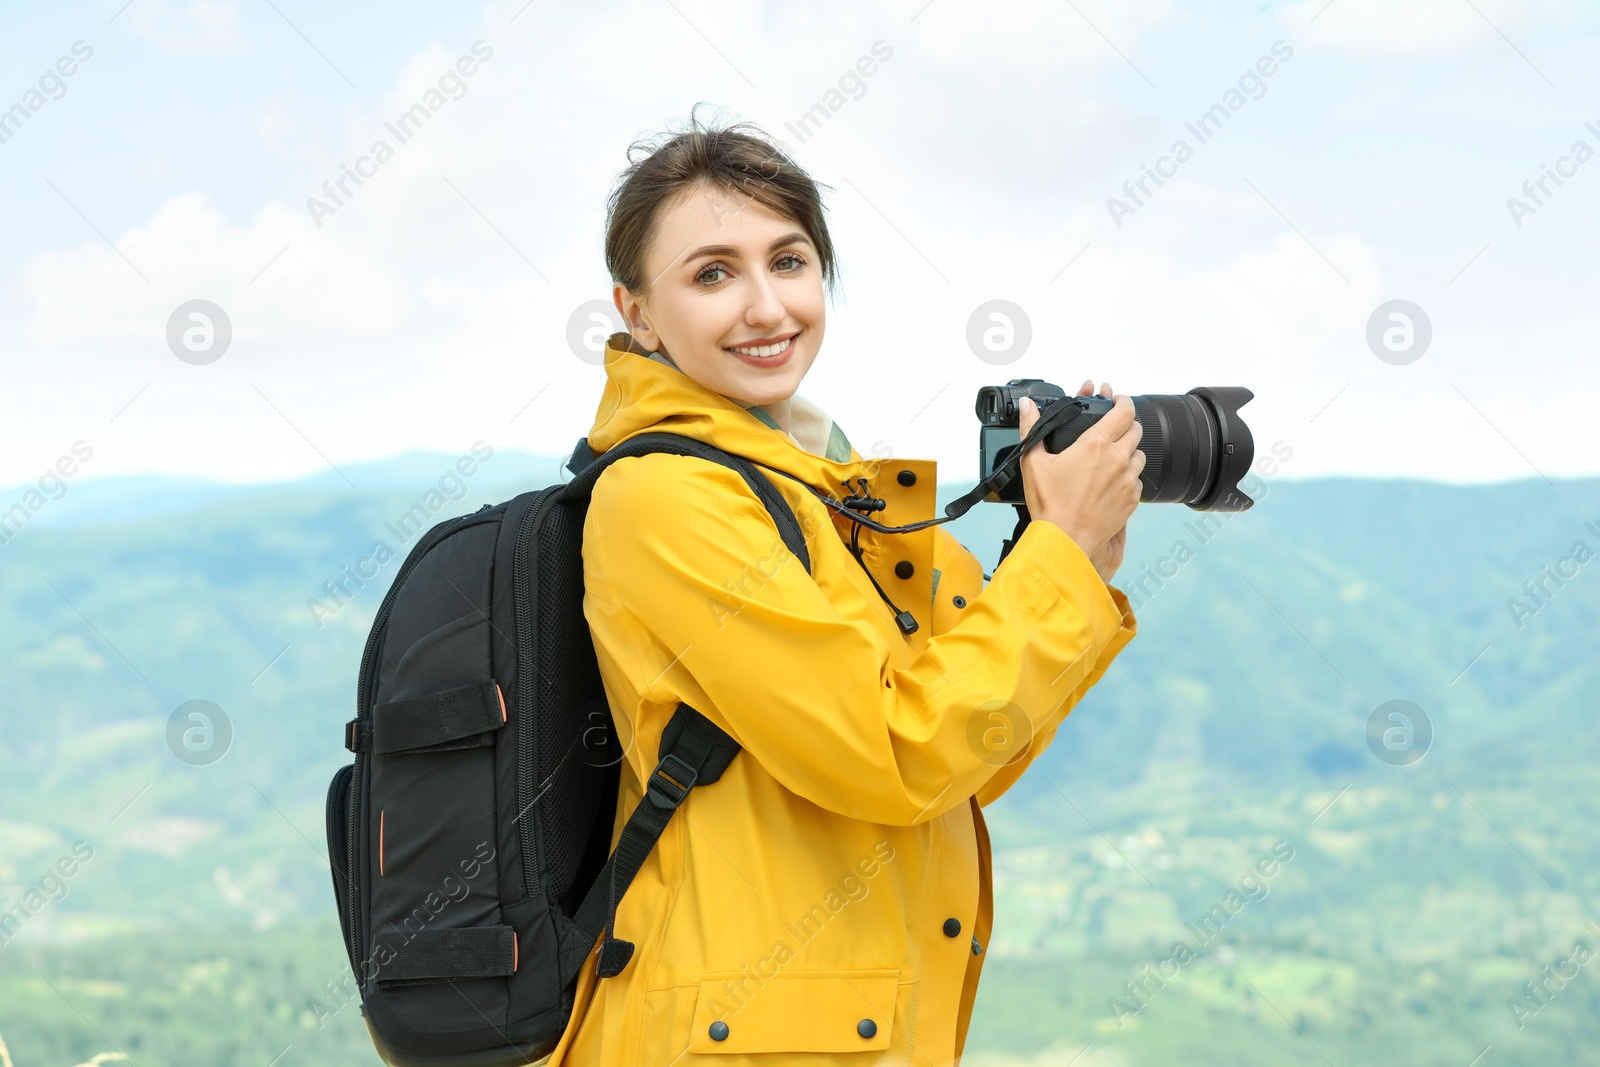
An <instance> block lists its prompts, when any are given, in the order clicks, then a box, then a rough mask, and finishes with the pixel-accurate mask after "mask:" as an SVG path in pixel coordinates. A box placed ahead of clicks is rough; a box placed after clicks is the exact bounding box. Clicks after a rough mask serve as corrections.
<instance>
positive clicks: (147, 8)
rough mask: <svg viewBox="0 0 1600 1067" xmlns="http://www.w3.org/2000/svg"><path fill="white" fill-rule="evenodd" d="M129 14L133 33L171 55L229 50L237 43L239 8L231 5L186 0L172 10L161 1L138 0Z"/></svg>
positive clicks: (200, 0) (207, 0)
mask: <svg viewBox="0 0 1600 1067" xmlns="http://www.w3.org/2000/svg"><path fill="white" fill-rule="evenodd" d="M129 15H130V16H131V18H132V22H133V28H134V32H135V33H137V34H138V35H139V36H140V37H143V38H144V39H145V40H147V41H149V42H150V43H151V44H153V45H155V46H156V47H157V48H159V49H160V50H161V51H163V52H167V53H169V54H172V55H200V54H206V53H215V52H231V51H233V50H234V49H236V48H237V47H238V45H239V40H240V36H239V9H238V7H237V6H235V5H233V4H222V3H216V2H214V0H189V3H187V4H184V5H181V7H179V8H176V9H175V8H173V7H170V6H168V5H167V4H166V3H164V2H163V0H142V2H141V3H139V4H138V5H137V6H135V7H134V9H133V10H132V11H130V12H129Z"/></svg>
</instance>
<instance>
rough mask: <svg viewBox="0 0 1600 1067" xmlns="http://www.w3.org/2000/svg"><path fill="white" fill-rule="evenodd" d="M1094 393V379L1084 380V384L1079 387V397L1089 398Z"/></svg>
mask: <svg viewBox="0 0 1600 1067" xmlns="http://www.w3.org/2000/svg"><path fill="white" fill-rule="evenodd" d="M1093 392H1094V381H1093V380H1092V379H1089V378H1085V379H1084V380H1083V384H1082V385H1080V386H1078V395H1079V396H1088V395H1089V394H1091V393H1093Z"/></svg>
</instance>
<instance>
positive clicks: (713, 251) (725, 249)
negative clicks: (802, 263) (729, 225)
mask: <svg viewBox="0 0 1600 1067" xmlns="http://www.w3.org/2000/svg"><path fill="white" fill-rule="evenodd" d="M806 240H809V238H808V237H806V235H805V234H803V233H801V232H800V231H799V230H796V231H794V232H793V233H786V234H784V235H783V236H782V237H780V238H778V239H777V240H776V241H773V242H772V243H771V244H770V245H768V246H767V254H768V255H771V254H772V253H773V252H776V251H777V250H778V249H780V248H783V247H784V246H786V245H792V244H798V243H800V242H801V241H806ZM702 256H728V257H730V258H732V259H738V258H739V250H738V249H737V248H734V247H733V246H732V245H706V246H705V247H704V248H697V249H695V250H694V251H693V252H690V253H689V254H688V255H686V256H684V257H683V262H685V263H688V262H691V261H693V260H696V259H699V258H701V257H702Z"/></svg>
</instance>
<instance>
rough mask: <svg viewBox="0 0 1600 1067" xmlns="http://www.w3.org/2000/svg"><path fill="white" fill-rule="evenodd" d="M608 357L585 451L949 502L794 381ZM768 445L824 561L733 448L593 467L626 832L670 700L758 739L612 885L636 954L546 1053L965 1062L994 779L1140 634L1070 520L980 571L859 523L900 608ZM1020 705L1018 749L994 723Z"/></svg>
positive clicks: (927, 535) (956, 549) (917, 515)
mask: <svg viewBox="0 0 1600 1067" xmlns="http://www.w3.org/2000/svg"><path fill="white" fill-rule="evenodd" d="M605 359H606V385H605V391H604V394H603V395H602V397H601V400H600V406H599V410H598V412H597V414H596V418H595V422H594V427H593V429H592V430H591V431H590V432H589V435H588V441H589V445H590V446H591V447H592V448H593V449H594V450H595V451H596V452H597V453H598V452H601V451H604V450H605V449H607V448H610V447H611V446H613V445H615V444H617V443H618V442H620V441H623V440H625V439H627V438H629V437H632V436H634V435H635V434H639V433H643V432H645V431H651V430H654V431H665V432H671V433H677V434H682V435H684V436H688V437H694V438H698V439H700V440H703V441H708V442H711V443H714V444H716V445H717V446H718V447H720V448H722V449H724V450H726V451H729V452H732V453H736V454H739V455H743V456H746V457H748V458H750V459H753V460H756V461H758V462H760V463H765V464H768V465H770V466H772V467H775V468H778V469H780V470H783V471H787V472H789V473H790V474H793V475H796V476H797V477H799V478H801V479H804V481H805V482H807V483H809V484H810V485H813V486H816V487H817V488H818V489H821V490H824V491H826V492H829V493H831V494H832V495H833V496H834V497H836V498H842V497H843V496H844V495H846V490H845V488H844V486H842V485H841V484H840V483H841V482H843V481H845V480H846V479H850V480H851V491H855V482H854V479H855V478H857V477H858V476H859V477H865V478H866V479H867V481H868V485H869V486H870V492H871V494H872V495H874V496H876V497H880V498H882V499H884V500H885V501H887V507H886V508H885V509H884V510H882V511H878V512H875V513H873V516H872V517H874V518H876V519H877V520H878V521H880V522H882V523H884V524H886V525H891V526H900V525H904V524H906V523H910V522H915V521H917V520H920V519H928V518H932V517H934V514H935V511H934V509H935V502H934V497H935V488H936V480H935V469H934V467H935V465H934V463H933V461H931V460H923V459H899V458H892V457H887V456H877V455H875V456H873V457H871V458H864V457H862V456H861V455H860V454H859V453H857V452H856V450H855V449H854V448H853V447H852V446H851V445H850V442H849V441H848V439H847V438H846V437H845V435H844V434H843V432H842V431H841V430H840V429H839V428H838V426H837V425H836V424H834V423H833V422H832V420H831V419H829V418H828V417H827V416H826V415H825V414H823V413H822V412H821V410H820V409H818V408H817V407H816V406H815V405H814V404H811V403H810V402H809V401H806V400H805V399H804V398H802V397H798V396H796V397H794V398H793V400H792V401H791V406H792V411H793V414H794V418H793V420H792V423H791V426H792V429H794V431H795V434H796V436H794V437H791V436H790V435H789V434H788V433H785V432H784V431H783V430H782V429H780V428H779V427H778V424H777V423H776V421H775V420H773V418H772V417H771V416H770V415H769V414H768V413H767V412H766V411H765V409H762V408H759V407H751V406H746V405H744V404H742V403H739V402H737V401H735V400H732V399H729V398H727V397H724V396H722V395H720V394H717V393H715V392H712V391H710V390H708V389H706V388H704V387H702V386H700V385H698V384H697V383H696V382H695V381H694V380H693V379H691V378H689V377H688V376H687V375H686V374H684V373H683V372H682V371H680V370H679V369H677V367H676V366H675V365H673V364H672V363H671V362H670V361H668V360H667V359H665V358H664V357H663V356H662V355H660V354H658V353H647V352H645V351H644V350H643V349H642V348H640V347H639V346H638V345H637V343H636V342H634V341H633V340H632V338H631V337H629V336H628V335H627V334H625V333H618V334H613V335H612V336H611V338H610V340H609V341H608V344H607V349H606V353H605ZM877 451H879V449H878V448H876V447H875V448H874V452H877ZM763 473H767V475H768V477H769V478H770V479H771V481H772V482H773V484H774V485H776V486H777V488H778V489H779V491H780V492H782V494H783V496H784V498H785V499H786V500H787V501H788V502H789V504H790V506H791V507H792V508H793V509H794V512H795V515H796V517H797V518H798V519H799V520H800V524H801V528H802V530H803V531H805V534H806V543H807V548H808V551H809V552H810V556H811V561H812V573H811V574H807V573H806V570H805V568H804V567H803V566H802V565H801V563H800V562H799V560H798V559H796V558H795V556H794V555H793V554H792V553H790V552H789V551H788V549H787V548H785V547H784V545H783V542H782V540H781V539H780V537H779V534H778V531H777V528H776V527H775V525H774V524H773V522H772V520H771V519H770V518H769V517H768V514H767V511H766V509H765V508H764V507H762V505H761V504H760V502H759V501H758V500H757V499H756V497H755V496H754V495H753V494H752V493H751V492H750V490H749V489H748V487H747V486H746V485H745V483H744V481H743V480H742V479H741V478H740V477H739V476H738V475H737V474H736V473H735V472H733V471H731V470H729V469H727V468H725V467H722V466H720V465H715V464H711V463H707V462H704V461H701V460H698V459H694V458H692V457H683V456H672V455H649V456H636V457H628V458H625V459H621V460H618V461H617V462H616V463H615V465H614V466H612V467H611V468H610V469H609V470H608V471H607V472H606V473H605V474H604V476H602V477H601V479H600V480H599V482H598V483H597V485H596V487H595V491H594V496H593V500H592V503H591V505H590V509H589V514H588V519H587V522H586V524H585V527H584V536H583V559H584V581H585V586H586V592H585V597H584V614H585V616H586V617H587V619H588V621H589V625H590V628H591V631H592V633H593V637H594V642H595V646H596V651H597V654H598V657H599V664H600V673H601V677H602V679H603V681H604V683H605V689H606V694H607V697H608V699H609V701H610V704H611V709H612V712H613V716H614V718H615V720H616V724H617V730H618V734H619V736H620V739H621V741H622V743H623V745H624V746H626V749H627V755H626V759H625V760H624V763H623V767H622V777H621V792H620V794H619V800H618V810H617V815H616V823H615V826H614V830H613V835H612V843H613V846H614V845H615V843H616V841H617V839H618V838H619V837H620V834H621V830H622V826H623V824H624V823H625V822H626V821H627V817H628V815H629V814H630V813H631V812H632V811H633V809H634V807H635V806H636V805H637V804H638V803H639V801H640V799H641V795H642V789H641V782H643V781H645V780H647V779H648V778H649V776H650V773H651V771H652V770H653V769H654V768H655V765H656V762H657V758H658V749H659V746H660V739H661V732H662V729H663V728H664V726H665V725H666V723H667V720H668V719H669V718H670V717H671V715H672V712H673V710H674V709H675V708H676V707H677V705H678V703H679V701H683V702H686V703H688V704H689V705H691V706H692V707H694V708H696V709H697V710H699V711H700V712H701V713H702V714H704V715H705V716H707V717H708V718H709V719H710V720H711V721H712V722H714V723H716V724H717V725H718V726H720V727H721V728H722V729H724V730H726V731H727V732H728V733H729V734H731V735H732V736H733V738H734V740H736V741H738V742H739V743H740V744H741V745H742V746H743V751H742V752H740V753H739V754H738V755H737V756H735V757H734V760H733V762H732V764H731V765H730V766H729V767H728V769H727V770H726V771H725V772H724V773H723V775H722V777H721V778H720V779H719V780H718V781H716V782H715V783H712V784H710V785H707V786H704V787H703V788H697V789H695V790H693V791H692V792H691V793H690V794H689V797H688V799H687V800H686V801H685V803H684V805H683V807H681V808H680V809H679V810H678V812H677V814H675V815H674V816H673V818H672V820H671V822H670V823H669V824H668V826H667V828H666V832H665V834H664V835H663V836H662V837H661V840H660V842H659V843H658V844H657V845H656V847H655V850H654V851H653V852H652V853H651V854H650V857H649V859H648V860H647V861H646V862H645V864H644V867H643V868H642V869H641V870H640V872H639V874H638V876H637V877H636V878H635V879H634V881H633V884H632V885H631V886H630V887H629V889H628V891H627V893H626V895H625V896H624V897H623V898H622V901H621V902H620V904H619V905H618V908H617V914H616V924H615V929H616V936H617V937H619V938H623V939H625V940H629V941H632V942H634V944H635V946H636V947H635V952H634V954H633V957H632V960H631V961H630V962H629V964H628V966H627V968H626V969H625V970H624V971H623V972H622V973H621V974H620V975H618V976H616V977H612V978H604V979H601V978H598V977H597V976H596V973H595V963H596V956H597V955H598V942H597V947H596V949H595V950H594V951H592V952H591V954H590V957H589V959H588V961H587V962H586V963H585V965H584V971H583V977H582V978H581V979H580V981H579V985H578V989H577V1002H576V1006H575V1007H574V1009H573V1014H572V1020H571V1022H570V1024H569V1025H568V1027H567V1030H566V1033H565V1034H564V1035H563V1036H562V1039H561V1043H560V1044H559V1045H558V1046H557V1047H556V1049H555V1051H554V1052H553V1053H552V1054H551V1056H550V1058H549V1065H550V1067H559V1065H567V1067H600V1065H604V1067H624V1065H626V1067H634V1065H639V1067H667V1065H669V1064H671V1065H673V1067H686V1065H688V1064H692V1063H699V1062H705V1063H717V1064H723V1065H725V1067H732V1065H734V1064H740V1063H745V1064H753V1065H755V1064H758V1065H760V1067H792V1065H797V1064H818V1063H842V1064H849V1063H851V1062H856V1061H858V1060H859V1061H860V1062H863V1063H867V1062H870V1063H900V1064H910V1065H915V1067H947V1065H951V1064H955V1063H958V1062H959V1060H960V1055H961V1050H962V1048H963V1046H964V1044H965V1042H966V1034H967V1025H968V1021H969V1019H970V1017H971V1013H972V1004H973V999H974V997H975V996H976V994H977V989H978V975H979V972H980V970H981V969H982V966H983V959H984V957H983V949H984V946H985V945H986V943H987V942H988V940H989V929H990V921H991V916H992V897H991V889H990V867H989V837H988V833H987V831H986V829H985V827H984V820H983V814H982V811H981V810H980V806H981V805H985V804H988V803H990V802H992V801H994V800H995V799H996V798H998V797H999V796H1000V795H1001V794H1002V793H1004V792H1005V790H1006V789H1008V788H1009V787H1010V786H1011V784H1012V783H1013V782H1015V781H1016V780H1017V778H1018V776H1019V775H1021V774H1022V772H1023V770H1024V769H1025V768H1026V767H1027V765H1028V764H1029V763H1030V762H1031V761H1032V759H1033V758H1034V757H1035V756H1036V755H1038V753H1039V752H1041V751H1043V749H1044V748H1045V747H1046V746H1047V745H1049V743H1050V741H1051V739H1052V737H1053V736H1054V735H1055V731H1056V728H1057V727H1058V726H1059V725H1060V723H1061V720H1062V719H1063V718H1065V717H1066V715H1067V713H1068V712H1069V711H1070V710H1071V709H1072V707H1073V706H1074V705H1075V704H1077V702H1078V701H1079V700H1080V699H1082V697H1083V695H1084V694H1085V692H1087V690H1088V689H1089V687H1090V686H1092V685H1093V684H1094V683H1095V682H1097V681H1099V679H1100V678H1101V676H1102V675H1103V674H1104V673H1105V670H1106V669H1107V667H1109V666H1110V664H1111V661H1112V660H1113V659H1114V658H1115V657H1116V655H1117V653H1118V652H1120V651H1121V650H1122V648H1123V646H1125V645H1126V644H1127V643H1128V642H1129V641H1131V640H1132V639H1133V637H1134V635H1135V633H1136V632H1137V629H1136V623H1135V619H1134V616H1133V612H1132V611H1131V609H1130V608H1129V605H1128V600H1127V598H1126V597H1125V596H1124V595H1123V593H1122V592H1121V590H1118V589H1116V588H1113V587H1109V586H1107V585H1106V584H1105V583H1104V582H1102V581H1101V579H1100V577H1099V575H1098V574H1097V573H1096V572H1095V570H1094V567H1093V566H1092V564H1091V563H1090V562H1089V558H1088V556H1086V555H1085V554H1084V552H1083V550H1082V549H1081V548H1079V547H1078V545H1077V544H1076V543H1075V542H1074V541H1073V540H1072V539H1071V538H1070V537H1068V536H1067V534H1066V533H1065V532H1064V531H1062V529H1061V528H1060V527H1059V526H1056V525H1054V524H1053V523H1049V522H1040V521H1036V522H1032V523H1030V524H1029V525H1028V527H1027V529H1026V531H1025V532H1024V534H1023V536H1022V537H1021V538H1020V539H1019V540H1018V542H1017V544H1016V545H1015V547H1014V548H1013V549H1012V550H1011V553H1010V554H1009V555H1008V557H1007V558H1006V560H1005V561H1004V562H1003V563H1002V564H1001V565H1000V566H999V567H998V568H997V570H996V572H995V574H994V575H993V578H992V580H991V581H990V582H989V583H988V584H987V585H985V584H984V581H983V572H982V567H981V565H980V563H979V562H978V560H977V558H976V557H974V556H973V555H972V554H971V553H970V552H969V551H967V550H966V549H965V548H964V547H962V545H961V544H960V543H959V542H958V541H957V540H956V539H955V538H954V537H953V536H951V535H950V534H948V533H946V531H945V527H944V526H934V527H929V528H925V529H922V530H919V531H916V532H914V533H909V534H878V533H874V532H872V531H870V530H863V531H862V532H861V538H860V545H861V547H862V549H863V555H864V562H865V564H866V566H867V567H868V568H870V569H871V571H872V574H873V576H874V577H875V578H876V579H877V581H878V583H879V585H881V586H882V587H883V589H884V591H885V592H886V593H887V594H888V596H889V598H890V599H892V600H893V601H894V602H895V604H896V605H898V606H899V607H901V608H903V609H906V610H909V611H910V612H911V613H912V614H913V615H915V616H916V619H917V621H918V623H919V624H920V625H919V627H918V629H917V630H916V632H915V633H913V634H911V635H910V636H904V635H902V634H901V632H900V630H899V629H898V628H897V627H896V625H895V623H894V619H893V615H892V613H891V612H890V610H889V608H888V605H887V604H886V603H885V602H884V600H883V599H882V597H880V596H879V594H878V592H877V590H876V589H874V588H873V585H872V583H871V581H870V580H869V579H868V577H867V575H866V573H865V572H864V571H863V568H862V564H861V563H858V562H857V560H856V559H855V557H854V556H853V555H852V554H851V552H850V548H849V544H848V541H847V538H848V535H849V532H850V531H849V528H850V526H851V525H852V524H851V523H850V522H849V521H848V520H847V519H844V518H840V517H837V516H835V515H834V513H833V512H832V511H831V510H830V509H828V508H827V507H825V506H824V505H823V504H822V503H820V502H819V501H818V500H817V499H816V498H815V497H814V496H813V495H812V494H811V493H810V492H809V491H808V490H807V489H806V488H805V487H804V486H802V485H800V484H798V483H797V482H795V481H793V480H791V479H790V478H786V477H784V476H783V475H780V474H776V473H770V472H763ZM978 506H983V505H981V504H980V505H978ZM991 506H992V505H991ZM1019 709H1020V710H1019ZM1029 720H1031V727H1030V725H1029ZM1018 728H1020V730H1021V731H1022V732H1023V733H1026V732H1028V731H1029V730H1030V729H1031V736H1032V740H1031V744H1029V745H1027V747H1026V748H1025V749H1019V748H1017V747H1009V748H1008V747H1006V746H1007V745H1008V744H1009V745H1012V746H1016V745H1017V744H1018V742H1019V741H1020V742H1024V743H1025V742H1026V741H1027V737H1025V736H1023V737H1020V738H1017V739H1014V740H1012V741H1009V742H1008V741H1007V740H1006V738H1005V737H999V738H998V742H999V743H998V744H996V743H995V742H996V740H997V738H996V737H995V735H994V734H993V733H992V732H993V731H996V730H998V731H1001V733H1002V734H1004V733H1005V732H1006V731H1007V730H1008V729H1018ZM997 749H998V750H1000V751H1001V755H999V756H998V757H997V755H996V750H997ZM1008 760H1009V762H1008ZM719 1021H720V1023H722V1024H723V1026H721V1027H718V1026H713V1024H714V1023H717V1022H719ZM719 1033H720V1034H721V1037H720V1039H719V1037H718V1036H717V1035H718V1034H719ZM750 1053H756V1054H759V1055H756V1056H747V1055H745V1054H750ZM701 1057H707V1058H705V1059H704V1060H702V1058H701ZM711 1057H723V1058H720V1059H717V1058H711Z"/></svg>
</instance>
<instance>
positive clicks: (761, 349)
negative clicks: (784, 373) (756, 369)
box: [723, 330, 802, 367]
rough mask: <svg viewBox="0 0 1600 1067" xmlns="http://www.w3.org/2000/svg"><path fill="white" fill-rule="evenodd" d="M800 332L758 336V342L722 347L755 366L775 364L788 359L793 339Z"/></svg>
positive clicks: (792, 349)
mask: <svg viewBox="0 0 1600 1067" xmlns="http://www.w3.org/2000/svg"><path fill="white" fill-rule="evenodd" d="M801 332H802V331H800V330H796V331H795V332H794V333H791V334H783V335H779V336H778V337H775V338H759V339H758V342H759V343H755V344H748V345H735V346H730V347H727V348H724V349H723V351H724V352H729V353H732V354H733V355H735V356H737V357H739V358H740V359H742V360H744V361H745V362H746V363H753V364H755V365H756V366H760V367H772V366H777V365H778V364H780V363H783V362H785V361H786V360H788V358H789V356H790V354H791V353H793V352H794V347H795V339H796V338H797V337H799V336H800V334H801Z"/></svg>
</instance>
